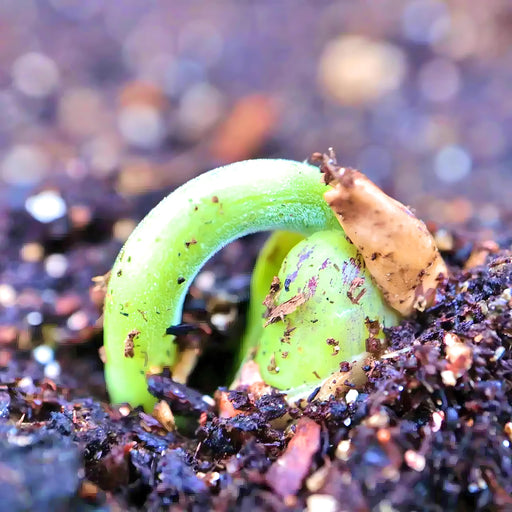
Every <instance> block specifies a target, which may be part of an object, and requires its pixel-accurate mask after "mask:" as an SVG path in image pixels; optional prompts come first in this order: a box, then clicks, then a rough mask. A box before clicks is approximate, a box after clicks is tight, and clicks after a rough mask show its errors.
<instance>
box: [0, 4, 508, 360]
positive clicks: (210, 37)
mask: <svg viewBox="0 0 512 512" xmlns="http://www.w3.org/2000/svg"><path fill="white" fill-rule="evenodd" d="M511 43H512V3H511V2H510V1H507V0H485V2H467V1H462V0H461V1H457V0H453V1H440V0H403V1H402V0H380V1H378V2H374V1H370V0H368V1H362V0H359V1H357V2H354V1H349V0H346V1H334V2H333V1H322V0H315V1H313V0H311V1H305V0H304V1H300V0H278V1H275V0H274V1H269V0H262V1H257V2H250V1H247V0H245V1H244V0H223V1H215V2H213V1H211V2H181V1H177V0H172V1H163V0H161V1H156V0H154V1H150V0H122V1H115V0H111V1H108V2H106V1H101V0H87V1H84V0H39V1H36V0H2V1H1V2H0V248H1V249H2V251H1V255H0V327H1V326H3V327H2V329H0V342H1V341H2V340H4V341H12V340H13V339H17V341H18V344H19V345H20V346H23V340H24V339H25V338H27V339H28V340H29V341H30V340H31V339H34V337H35V338H37V339H39V340H42V341H44V342H47V341H48V340H53V339H56V340H62V339H67V338H68V335H69V332H72V333H75V335H76V336H77V337H78V338H86V337H87V335H88V334H87V333H88V332H89V331H88V330H87V329H89V328H91V326H92V325H94V322H95V320H96V318H97V316H98V310H97V309H96V308H97V307H98V303H97V304H96V306H94V297H92V299H90V298H87V299H84V290H87V289H88V288H89V286H90V279H91V277H92V276H94V275H96V274H101V273H104V272H106V271H107V270H108V269H109V268H110V265H111V263H112V261H113V258H114V256H115V254H116V253H117V251H118V250H119V247H120V245H121V243H122V242H123V241H124V240H125V239H126V237H127V236H128V234H129V233H130V231H131V230H132V229H133V227H134V226H135V224H136V223H137V222H138V221H139V220H140V218H142V216H143V215H144V214H145V213H146V212H147V211H148V209H149V208H150V207H151V206H152V205H153V204H155V203H156V202H157V201H158V200H159V199H160V198H161V197H163V196H164V195H165V194H166V193H167V192H168V191H169V190H171V189H172V188H173V187H175V186H176V185H178V184H180V183H182V182H183V181H185V180H187V179H188V178H190V177H192V176H194V175H196V174H198V173H200V172H203V171H205V170H207V169H210V168H212V167H216V166H217V165H220V164H223V163H227V162H230V161H234V160H239V159H245V158H254V157H262V156H263V157H284V158H291V159H297V160H303V159H305V158H307V157H308V156H309V155H310V154H311V153H312V152H314V151H326V150H327V148H328V147H329V146H333V147H334V149H335V150H336V153H337V155H338V161H339V162H340V163H341V164H342V165H345V166H353V167H357V168H360V169H361V170H363V171H364V172H366V173H367V174H368V175H369V176H370V177H371V178H372V179H374V180H375V181H376V182H377V183H378V184H380V185H381V186H383V187H384V188H385V189H386V190H387V191H388V192H389V193H391V194H392V195H394V196H395V197H397V198H398V199H400V200H402V201H403V202H405V203H406V204H409V205H411V206H412V207H413V208H415V209H416V210H417V211H418V213H419V214H420V215H421V216H422V217H423V218H425V219H427V220H429V221H433V222H436V223H439V224H450V223H470V224H471V223H473V224H475V225H479V226H481V227H483V228H484V229H486V230H487V236H492V233H493V230H494V231H499V230H500V229H501V227H500V226H501V223H502V221H503V219H505V218H506V215H507V213H506V212H508V211H510V198H511V192H510V191H511V190H512V173H511V171H510V166H511V161H512V149H511V145H510V142H509V134H510V131H511V129H510V128H511V125H512V87H511V84H512V45H511ZM230 250H231V251H232V253H233V257H232V259H233V261H236V260H237V259H239V253H237V252H236V251H237V250H238V249H237V248H236V246H234V247H233V248H231V249H230ZM237 254H238V256H237ZM228 259H229V257H228ZM20 322H21V324H22V325H23V326H24V327H22V328H21V331H20V327H19V326H20ZM13 324H16V325H17V327H16V329H14V328H13V327H12V325H13ZM50 325H51V326H53V327H54V328H53V327H52V329H53V330H50V331H48V332H43V331H44V329H43V327H42V326H47V327H48V326H50ZM9 329H10V330H9ZM56 329H57V330H56ZM59 329H60V330H59ZM62 329H65V332H64V331H62ZM25 331H27V332H29V334H27V335H26V336H25V338H23V335H22V334H23V332H25ZM20 332H21V333H22V334H20ZM34 332H36V334H34ZM20 340H21V341H20ZM0 362H1V361H0Z"/></svg>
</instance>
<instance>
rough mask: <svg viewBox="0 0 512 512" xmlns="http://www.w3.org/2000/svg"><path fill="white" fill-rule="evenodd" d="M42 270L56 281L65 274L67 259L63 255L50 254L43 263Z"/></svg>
mask: <svg viewBox="0 0 512 512" xmlns="http://www.w3.org/2000/svg"><path fill="white" fill-rule="evenodd" d="M44 268H45V270H46V273H47V274H48V275H49V276H50V277H54V278H55V279H58V278H59V277H62V276H63V275H64V274H65V273H66V271H67V269H68V259H67V258H66V256H64V255H63V254H50V256H48V257H47V258H46V260H45V262H44Z"/></svg>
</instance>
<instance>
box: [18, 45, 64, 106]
mask: <svg viewBox="0 0 512 512" xmlns="http://www.w3.org/2000/svg"><path fill="white" fill-rule="evenodd" d="M12 77H13V82H14V86H15V87H16V88H17V89H18V90H19V91H21V92H22V93H23V94H26V95H27V96H32V97H34V98H43V97H45V96H48V95H49V94H51V93H52V92H53V91H54V90H55V89H56V88H57V86H58V84H59V69H58V67H57V64H55V61H53V60H52V59H50V58H49V57H47V56H46V55H43V54H42V53H35V52H30V53H25V54H24V55H22V56H21V57H18V59H16V60H15V61H14V64H13V66H12Z"/></svg>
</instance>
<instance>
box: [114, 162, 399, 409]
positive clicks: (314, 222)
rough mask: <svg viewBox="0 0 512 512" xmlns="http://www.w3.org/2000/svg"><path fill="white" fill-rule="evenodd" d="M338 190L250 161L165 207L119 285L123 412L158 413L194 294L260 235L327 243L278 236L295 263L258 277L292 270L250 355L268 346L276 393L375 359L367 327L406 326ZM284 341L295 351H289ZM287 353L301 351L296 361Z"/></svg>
mask: <svg viewBox="0 0 512 512" xmlns="http://www.w3.org/2000/svg"><path fill="white" fill-rule="evenodd" d="M326 190H327V187H326V185H325V184H323V183H322V181H321V180H320V175H319V171H318V168H317V167H314V166H311V165H309V164H306V163H299V162H293V161H287V160H250V161H245V162H238V163H235V164H231V165H227V166H225V167H221V168H218V169H215V170H213V171H210V172H208V173H205V174H203V175H201V176H199V177H197V178H195V179H193V180H191V181H189V182H188V183H186V184H185V185H183V186H182V187H180V188H178V189H177V190H175V191H174V192H173V193H172V194H170V195H169V196H168V197H167V198H165V199H164V200H163V201H162V202H161V203H160V204H159V205H157V206H156V207H155V208H154V209H153V210H152V211H151V212H150V213H149V214H148V215H147V216H146V218H145V219H144V220H143V221H142V222H141V223H140V224H139V225H138V226H137V228H136V229H135V230H134V232H133V233H132V235H131V236H130V237H129V239H128V240H127V242H126V244H125V245H124V247H123V248H122V250H121V251H120V253H119V255H118V257H117V259H116V262H115V264H114V267H113V269H112V273H111V278H110V281H109V284H108V289H107V296H106V300H105V321H104V343H105V353H106V364H105V376H106V382H107V388H108V391H109V394H110V397H111V399H112V401H113V402H115V403H120V402H128V403H130V404H131V405H133V406H135V405H143V406H144V407H145V408H146V410H150V409H151V408H152V407H153V405H154V403H155V398H154V397H153V396H151V395H150V394H149V392H148V390H147V384H146V374H147V373H150V372H155V371H159V370H161V369H162V368H163V367H171V368H172V366H173V365H174V364H175V363H176V362H177V359H178V355H179V354H178V348H177V346H176V344H175V343H173V340H174V337H173V336H172V335H171V334H169V332H170V330H171V331H172V329H170V328H171V327H172V326H175V325H178V324H179V323H180V322H181V315H182V307H183V301H184V298H185V295H186V293H187V290H188V288H189V286H190V284H191V283H192V281H193V279H194V277H195V276H196V275H197V273H198V272H199V270H200V269H201V267H202V266H203V265H204V263H205V262H206V261H207V260H208V259H209V258H210V257H211V256H212V255H213V254H215V253H216V252H217V251H219V250H220V249H221V248H222V247H224V246H225V245H226V244H228V243H229V242H231V241H233V240H234V239H237V238H240V237H242V236H244V235H247V234H249V233H254V232H257V231H273V230H286V231H291V232H295V233H299V234H300V235H301V236H302V237H309V236H310V235H313V234H314V233H316V234H315V235H314V236H313V237H311V238H308V239H306V240H304V241H302V242H299V243H298V245H295V244H296V242H297V241H298V240H299V239H300V237H298V238H297V237H295V239H293V237H290V236H289V235H275V236H276V237H281V240H285V239H287V240H288V242H286V243H284V244H283V245H285V246H286V252H288V249H290V248H292V247H293V248H292V250H291V252H290V253H289V254H288V256H287V257H286V258H285V259H284V261H283V262H282V265H281V261H280V260H282V256H283V255H284V254H285V252H284V250H283V249H282V248H281V249H279V251H280V252H279V251H278V253H279V254H277V258H276V262H274V264H273V266H270V268H269V269H265V268H264V267H265V266H264V265H263V266H262V267H260V268H259V269H258V266H257V275H258V276H262V277H265V276H266V278H269V277H270V275H271V274H274V273H275V269H277V268H278V264H279V265H280V266H281V270H280V272H279V278H280V281H281V283H282V287H281V289H280V291H279V294H276V295H275V296H274V297H273V300H274V304H273V305H271V307H268V305H267V309H268V311H267V318H266V319H260V320H259V322H260V324H261V327H258V326H257V327H252V325H254V323H255V322H256V321H257V317H258V309H259V311H260V312H261V313H263V312H264V311H265V308H264V307H262V306H259V304H258V305H256V306H254V307H253V306H251V312H252V313H250V315H249V316H250V323H249V329H248V335H247V336H246V338H245V340H244V342H243V343H242V347H243V350H244V353H246V352H247V351H249V350H250V349H251V347H254V346H256V349H257V354H256V357H255V360H256V362H257V363H258V364H259V366H260V372H261V374H262V376H263V377H264V379H265V381H266V382H267V383H269V384H271V385H274V386H275V387H277V388H280V389H289V388H294V387H296V386H301V385H304V384H306V385H308V384H311V383H312V382H319V381H320V380H321V379H325V378H326V377H328V376H329V375H330V374H331V373H332V372H333V371H334V370H335V369H336V366H337V365H338V364H339V362H340V361H344V360H354V359H357V358H358V357H360V355H361V354H362V353H364V351H365V340H366V338H367V337H368V329H367V327H365V321H366V320H367V319H369V320H372V321H374V320H377V321H379V323H380V325H386V326H389V325H392V324H394V323H396V320H397V317H396V315H395V314H394V313H392V311H391V310H390V309H388V308H387V306H385V305H384V304H383V301H382V299H381V297H380V295H379V292H378V291H377V289H376V287H375V285H373V283H372V282H371V279H370V277H369V275H368V274H367V273H366V271H365V269H364V263H363V261H362V259H361V258H360V257H359V256H358V255H357V250H356V248H355V246H353V245H352V244H351V243H350V242H348V241H347V240H346V239H345V236H344V232H343V230H342V229H341V227H340V225H339V222H338V220H337V219H336V216H335V215H334V214H333V212H332V210H331V208H330V207H329V206H328V204H327V203H326V201H325V200H324V198H323V193H324V192H325V191H326ZM279 245H281V244H279V243H277V244H275V246H276V247H277V246H279ZM304 254H307V257H306V258H305V257H304ZM267 256H268V255H267ZM270 270H271V272H270V273H268V271H270ZM266 273H268V275H266ZM295 273H296V275H295ZM292 274H293V275H295V277H294V279H293V280H291V281H290V282H289V286H288V281H287V279H291V278H290V276H291V275H292ZM315 280H316V288H315V290H314V292H313V291H312V288H313V287H314V286H313V284H311V283H313V281H315ZM354 283H356V284H357V283H359V284H358V285H357V286H355V284H354ZM269 285H270V282H267V283H266V285H265V287H266V290H265V292H264V293H265V295H266V293H267V292H268V287H269ZM255 287H256V288H258V289H257V290H256V288H255ZM263 289H264V288H262V285H261V283H260V279H258V285H257V286H256V285H255V280H253V290H252V295H253V297H257V301H260V303H261V301H262V300H263V298H264V296H263V297H262V295H263ZM363 289H365V290H366V291H365V292H364V293H361V291H362V290H363ZM347 294H348V295H347ZM294 296H298V297H300V299H295V301H296V304H295V306H296V307H295V309H293V311H292V310H290V308H289V307H288V306H287V305H285V306H283V303H284V302H287V301H288V303H287V304H289V300H290V299H293V297H294ZM257 301H256V302H257ZM253 302H254V301H253ZM280 305H281V308H279V306H280ZM261 308H263V310H262V309H261ZM283 308H284V309H283ZM261 313H260V315H261ZM251 314H252V316H251ZM264 323H266V324H267V326H266V327H263V324H264ZM283 329H284V330H283ZM284 331H286V332H284ZM283 337H284V338H286V337H287V338H288V339H285V340H284V341H281V338H283ZM329 338H332V339H333V340H334V342H333V341H328V340H329ZM336 344H337V346H338V347H339V351H337V349H336ZM285 345H290V350H288V356H287V357H284V352H285V351H286V349H285ZM334 352H336V353H335V354H334ZM333 354H334V355H333Z"/></svg>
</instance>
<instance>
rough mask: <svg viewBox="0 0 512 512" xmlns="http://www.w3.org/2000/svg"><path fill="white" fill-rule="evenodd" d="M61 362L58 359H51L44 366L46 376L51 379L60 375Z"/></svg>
mask: <svg viewBox="0 0 512 512" xmlns="http://www.w3.org/2000/svg"><path fill="white" fill-rule="evenodd" d="M60 371H61V369H60V364H59V363H58V362H57V361H50V362H49V363H48V364H47V365H46V366H45V367H44V376H45V377H48V378H49V379H56V378H57V377H58V376H59V375H60Z"/></svg>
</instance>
